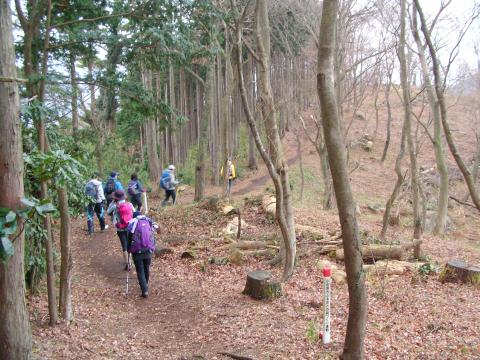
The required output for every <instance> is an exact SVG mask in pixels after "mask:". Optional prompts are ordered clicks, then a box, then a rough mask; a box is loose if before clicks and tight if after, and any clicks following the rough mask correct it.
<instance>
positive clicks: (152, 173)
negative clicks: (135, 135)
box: [142, 69, 161, 184]
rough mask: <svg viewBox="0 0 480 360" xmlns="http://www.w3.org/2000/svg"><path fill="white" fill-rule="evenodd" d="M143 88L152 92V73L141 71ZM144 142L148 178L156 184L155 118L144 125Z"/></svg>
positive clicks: (158, 165) (157, 160)
mask: <svg viewBox="0 0 480 360" xmlns="http://www.w3.org/2000/svg"><path fill="white" fill-rule="evenodd" d="M142 75H143V76H142V79H143V86H144V87H145V90H146V91H147V92H150V93H152V92H153V86H152V81H153V79H152V77H153V74H152V71H151V70H145V69H144V70H143V71H142ZM145 138H146V139H145V140H146V146H147V158H148V178H149V180H150V181H151V182H152V183H154V184H156V183H158V181H159V180H160V173H161V169H160V160H159V158H158V147H157V128H156V123H155V118H151V119H148V120H147V122H146V123H145Z"/></svg>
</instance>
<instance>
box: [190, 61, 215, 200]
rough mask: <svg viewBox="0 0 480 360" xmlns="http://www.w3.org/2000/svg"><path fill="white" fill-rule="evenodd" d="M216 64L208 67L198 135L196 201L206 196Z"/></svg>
mask: <svg viewBox="0 0 480 360" xmlns="http://www.w3.org/2000/svg"><path fill="white" fill-rule="evenodd" d="M214 69H215V68H214V65H210V66H209V68H208V69H207V79H206V80H205V84H204V85H205V89H204V92H203V94H204V101H203V111H202V119H201V124H200V133H199V136H198V151H197V163H196V165H195V196H194V200H195V201H197V202H198V201H202V200H203V198H204V197H205V178H206V166H207V164H206V152H207V146H208V144H207V141H208V124H209V123H210V119H211V118H212V111H213V97H214V93H213V90H214V89H213V85H214V81H215V76H214Z"/></svg>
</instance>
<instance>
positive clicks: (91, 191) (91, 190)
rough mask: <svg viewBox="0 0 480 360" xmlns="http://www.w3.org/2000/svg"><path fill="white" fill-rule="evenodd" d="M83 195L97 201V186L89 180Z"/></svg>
mask: <svg viewBox="0 0 480 360" xmlns="http://www.w3.org/2000/svg"><path fill="white" fill-rule="evenodd" d="M85 195H87V196H88V197H89V198H91V199H92V200H94V201H97V186H95V184H94V183H93V182H91V181H89V182H88V183H87V185H86V186H85Z"/></svg>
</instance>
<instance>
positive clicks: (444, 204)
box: [412, 7, 448, 235]
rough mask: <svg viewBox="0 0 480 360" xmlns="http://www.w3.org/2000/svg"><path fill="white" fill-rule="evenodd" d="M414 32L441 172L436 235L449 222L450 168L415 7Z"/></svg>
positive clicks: (440, 232)
mask: <svg viewBox="0 0 480 360" xmlns="http://www.w3.org/2000/svg"><path fill="white" fill-rule="evenodd" d="M412 33H413V38H414V39H415V43H416V45H417V51H418V57H419V60H420V66H421V69H422V74H423V82H424V84H425V89H426V92H427V96H428V102H429V105H430V112H431V114H432V117H433V140H434V141H433V148H434V150H435V160H436V163H437V169H438V173H439V174H440V188H439V190H438V201H437V216H436V220H435V227H434V229H433V233H434V234H435V235H443V234H444V233H445V226H446V223H447V211H448V169H447V164H446V162H445V154H444V151H443V145H442V120H441V117H440V109H439V106H438V99H437V95H436V93H435V89H434V87H433V85H432V81H431V78H430V70H429V67H428V64H427V59H426V57H425V48H424V45H423V44H422V42H421V40H420V35H419V33H418V26H417V14H416V9H415V7H414V9H413V14H412Z"/></svg>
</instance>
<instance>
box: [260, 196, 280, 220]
mask: <svg viewBox="0 0 480 360" xmlns="http://www.w3.org/2000/svg"><path fill="white" fill-rule="evenodd" d="M276 206H277V199H276V198H275V196H272V195H265V196H264V197H263V198H262V209H263V211H265V213H266V214H267V217H270V218H272V219H274V218H275V214H276V211H277V208H276Z"/></svg>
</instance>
